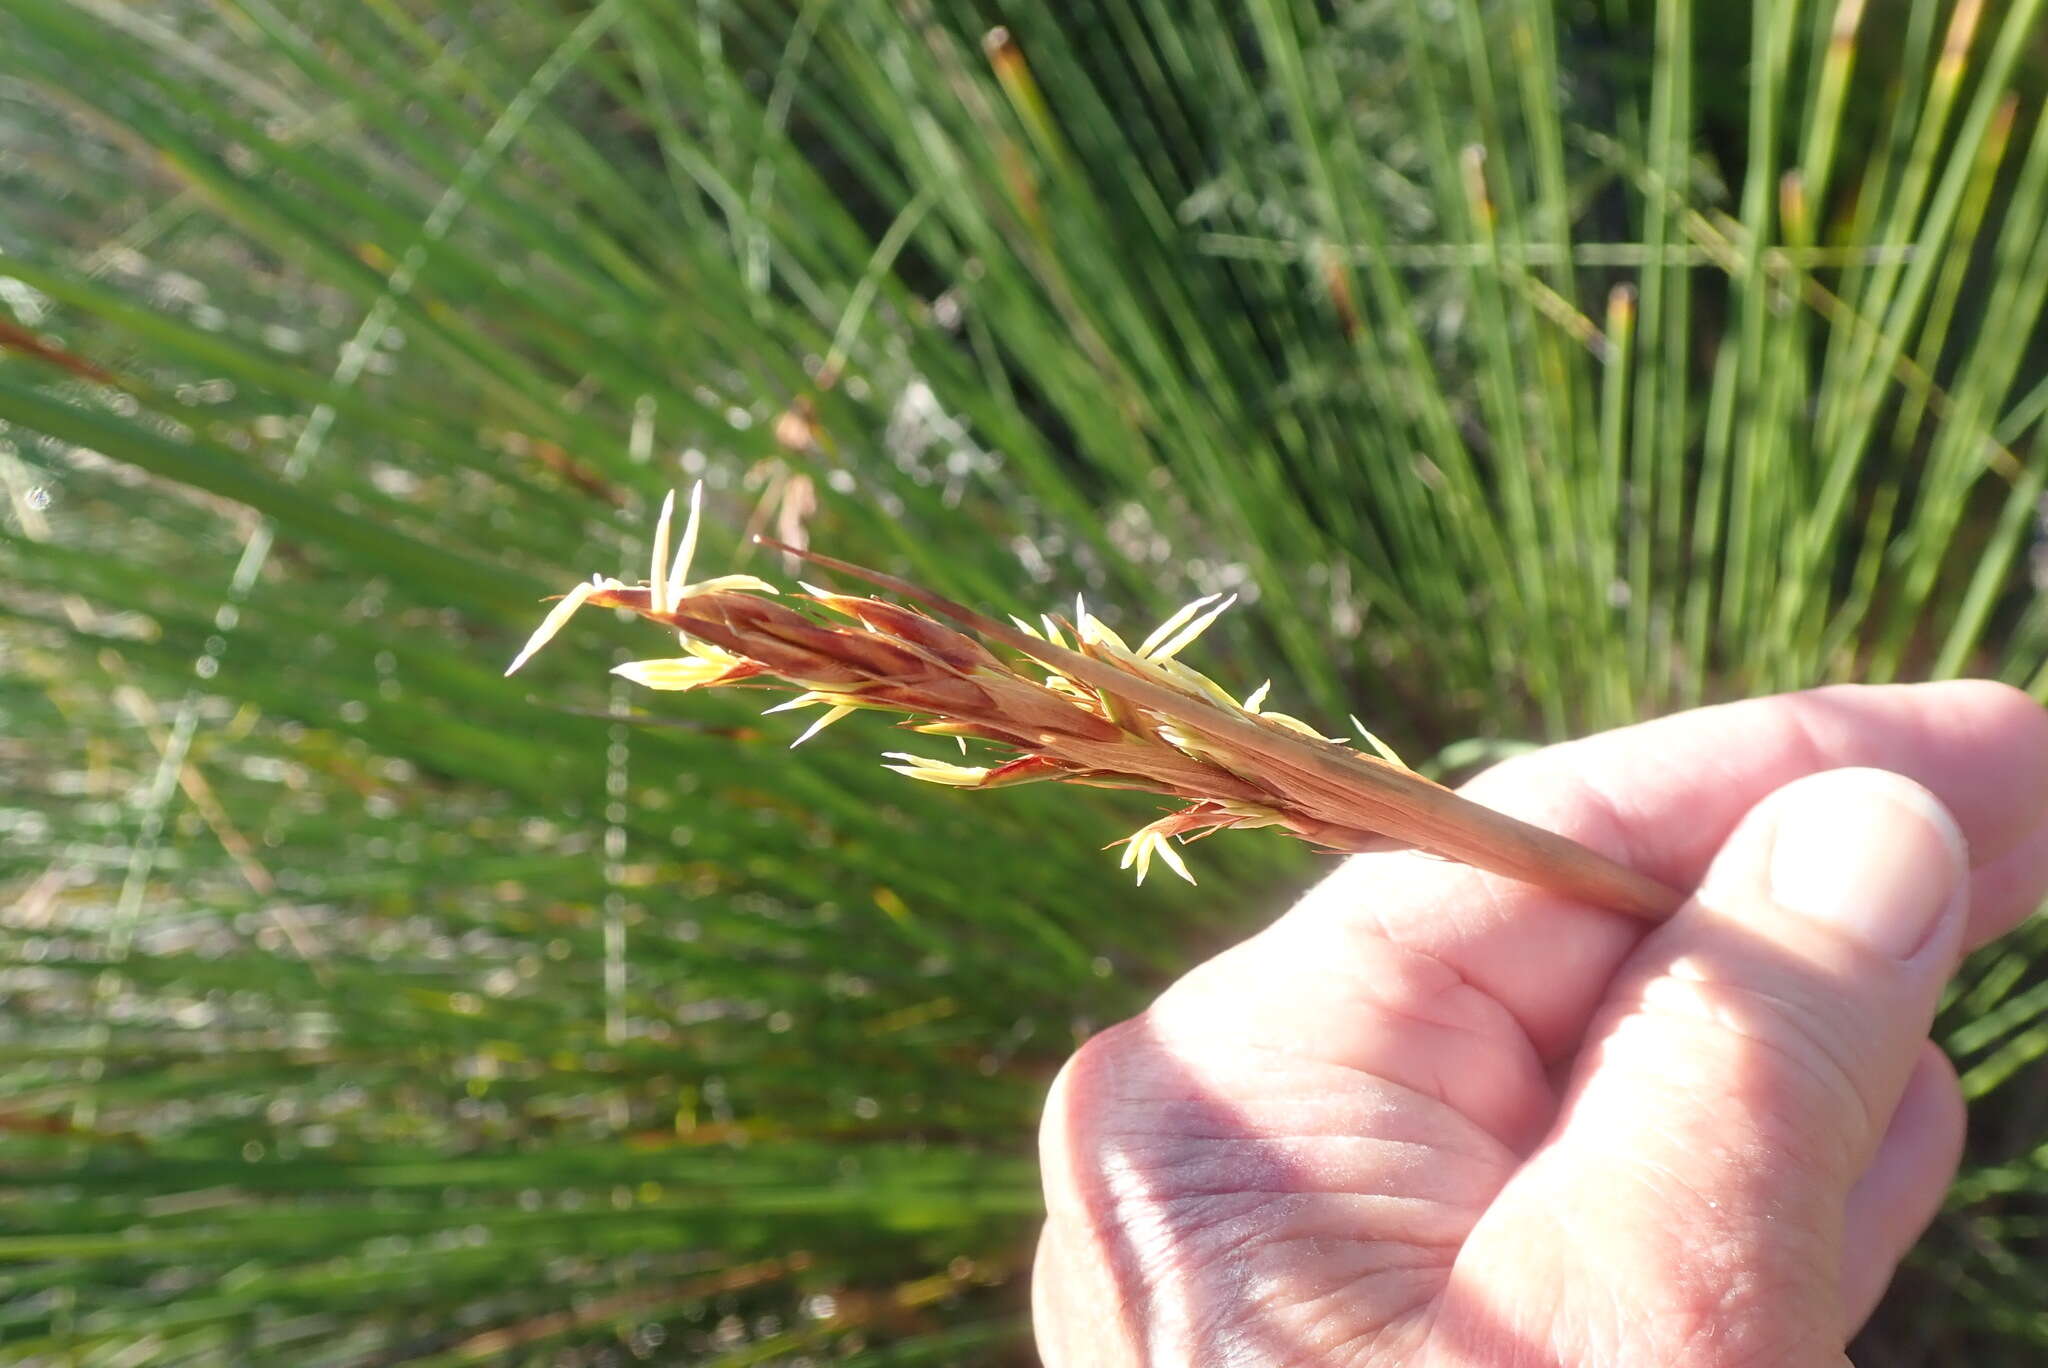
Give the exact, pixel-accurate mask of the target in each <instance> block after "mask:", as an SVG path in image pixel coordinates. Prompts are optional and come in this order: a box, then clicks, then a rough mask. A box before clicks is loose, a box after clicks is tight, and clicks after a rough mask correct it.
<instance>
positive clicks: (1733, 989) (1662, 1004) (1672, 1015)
mask: <svg viewBox="0 0 2048 1368" xmlns="http://www.w3.org/2000/svg"><path fill="white" fill-rule="evenodd" d="M1660 983H1665V984H1673V983H1677V984H1684V985H1686V986H1688V987H1690V988H1691V989H1693V990H1694V991H1691V992H1680V993H1669V992H1658V991H1657V985H1658V984H1660ZM1703 994H1706V995H1710V996H1711V1000H1703ZM1737 1003H1749V1004H1752V1005H1755V1006H1758V1007H1760V1008H1762V1009H1763V1020H1762V1021H1761V1022H1759V1021H1758V1020H1757V1019H1756V1018H1755V1016H1753V1015H1751V1014H1747V1013H1741V1012H1734V1013H1731V1012H1729V1011H1728V1010H1727V1009H1729V1008H1730V1007H1732V1006H1734V1005H1736V1004H1737ZM1676 1009H1698V1010H1685V1011H1680V1010H1676ZM1615 1012H1616V1017H1615V1020H1614V1022H1613V1024H1612V1025H1611V1026H1601V1025H1596V1027H1595V1029H1594V1030H1593V1031H1592V1032H1589V1035H1590V1036H1592V1037H1593V1038H1596V1039H1599V1040H1601V1041H1602V1042H1603V1044H1604V1042H1605V1041H1606V1040H1608V1039H1609V1038H1611V1037H1614V1036H1617V1035H1619V1034H1621V1033H1622V1032H1623V1031H1625V1030H1626V1029H1627V1027H1628V1024H1629V1022H1630V1021H1631V1020H1632V1019H1635V1018H1638V1017H1641V1018H1644V1019H1647V1020H1651V1021H1657V1020H1666V1019H1668V1020H1672V1021H1674V1022H1685V1021H1687V1020H1688V1019H1690V1020H1694V1021H1708V1022H1709V1023H1710V1025H1711V1026H1712V1027H1714V1028H1717V1029H1719V1030H1722V1031H1734V1032H1735V1033H1736V1034H1738V1035H1740V1036H1741V1037H1742V1038H1743V1039H1744V1040H1746V1041H1748V1042H1749V1043H1751V1044H1753V1045H1756V1046H1758V1047H1759V1048H1761V1049H1762V1050H1764V1051H1766V1052H1768V1053H1769V1054H1770V1055H1771V1057H1772V1058H1773V1059H1775V1060H1776V1061H1777V1062H1778V1063H1779V1064H1780V1065H1781V1066H1783V1065H1789V1066H1791V1067H1792V1068H1793V1069H1795V1070H1796V1071H1798V1072H1800V1073H1803V1074H1804V1075H1805V1076H1806V1077H1808V1078H1809V1079H1812V1080H1813V1081H1815V1082H1816V1083H1818V1084H1819V1085H1820V1086H1822V1087H1823V1088H1825V1089H1827V1091H1828V1092H1829V1093H1830V1094H1832V1095H1833V1096H1835V1097H1837V1098H1839V1099H1841V1100H1843V1101H1844V1102H1846V1103H1847V1104H1848V1107H1849V1109H1850V1110H1851V1111H1852V1112H1853V1114H1854V1115H1855V1117H1856V1118H1857V1120H1858V1121H1859V1122H1860V1123H1861V1124H1860V1126H1859V1127H1858V1129H1857V1134H1858V1135H1859V1136H1860V1137H1862V1143H1860V1144H1858V1145H1855V1146H1853V1147H1852V1150H1853V1152H1854V1153H1856V1154H1867V1153H1868V1152H1869V1151H1870V1150H1871V1149H1874V1148H1875V1146H1876V1144H1877V1141H1878V1138H1879V1137H1880V1136H1881V1135H1883V1133H1884V1124H1883V1122H1884V1118H1885V1117H1888V1116H1889V1115H1890V1108H1889V1107H1886V1108H1884V1112H1883V1115H1882V1116H1881V1115H1880V1114H1879V1104H1878V1103H1877V1102H1876V1101H1875V1100H1874V1099H1872V1098H1871V1097H1869V1096H1867V1095H1866V1094H1865V1093H1864V1091H1863V1089H1862V1087H1861V1086H1860V1085H1859V1084H1858V1082H1857V1079H1858V1077H1859V1074H1860V1073H1863V1072H1868V1071H1867V1070H1858V1069H1856V1068H1854V1067H1852V1066H1851V1064H1850V1063H1849V1062H1848V1061H1847V1060H1846V1059H1845V1058H1844V1057H1843V1054H1842V1048H1841V1042H1839V1041H1837V1040H1836V1039H1834V1036H1835V1034H1836V1033H1835V1032H1832V1031H1829V1030H1827V1029H1825V1027H1821V1026H1817V1025H1812V1024H1809V1023H1811V1022H1813V1021H1814V1019H1815V1013H1813V1012H1812V1011H1811V1010H1810V1009H1808V1008H1805V1007H1802V1006H1800V1005H1798V1004H1797V1003H1795V1002H1794V1001H1793V1000H1792V999H1791V998H1787V997H1784V996H1781V995H1778V994H1773V993H1770V992H1767V991H1765V990H1764V989H1762V988H1757V987H1752V986H1750V985H1748V984H1744V983H1741V982H1739V981H1735V980H1732V979H1726V978H1719V977H1713V978H1704V979H1694V980H1679V979H1673V978H1668V977H1667V978H1661V979H1653V980H1650V981H1647V982H1645V983H1643V984H1642V985H1641V986H1640V987H1639V988H1637V989H1636V990H1635V992H1634V995H1633V996H1632V998H1631V1000H1629V1001H1627V1002H1624V1003H1621V1004H1617V1006H1616V1008H1615ZM1772 1024H1777V1025H1782V1026H1784V1027H1786V1028H1787V1029H1789V1030H1791V1031H1792V1032H1793V1033H1794V1034H1795V1035H1796V1036H1798V1037H1799V1038H1800V1039H1802V1040H1804V1041H1806V1042H1808V1043H1809V1044H1811V1045H1812V1046H1814V1051H1813V1052H1812V1053H1817V1054H1818V1056H1819V1057H1820V1059H1822V1060H1825V1061H1826V1065H1827V1067H1825V1068H1822V1067H1819V1066H1817V1065H1816V1064H1815V1063H1814V1062H1813V1060H1812V1059H1811V1058H1810V1057H1809V1053H1808V1052H1802V1051H1801V1050H1800V1049H1798V1048H1797V1047H1796V1046H1794V1045H1790V1044H1787V1043H1786V1042H1785V1041H1783V1040H1780V1039H1778V1038H1776V1037H1775V1036H1774V1035H1773V1034H1772V1033H1771V1032H1770V1031H1769V1030H1768V1029H1767V1028H1768V1026H1769V1025H1772ZM1666 1048H1668V1047H1660V1052H1661V1051H1662V1050H1663V1049H1666ZM1752 1077H1754V1074H1753V1073H1752ZM1794 1091H1798V1089H1796V1088H1795V1089H1794ZM1846 1157H1847V1156H1845V1158H1846Z"/></svg>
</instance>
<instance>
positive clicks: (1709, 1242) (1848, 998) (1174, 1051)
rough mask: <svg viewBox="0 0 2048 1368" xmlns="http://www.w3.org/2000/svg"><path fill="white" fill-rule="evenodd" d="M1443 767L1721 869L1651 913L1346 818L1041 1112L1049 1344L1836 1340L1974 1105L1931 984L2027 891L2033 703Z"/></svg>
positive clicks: (1273, 1350) (1895, 694) (2045, 738)
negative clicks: (1350, 845)
mask: <svg viewBox="0 0 2048 1368" xmlns="http://www.w3.org/2000/svg"><path fill="white" fill-rule="evenodd" d="M1851 767H1856V768H1853V769H1851ZM1840 770H1850V772H1847V773H1832V774H1826V775H1824V776H1822V772H1824V771H1840ZM1875 771H1885V772H1887V773H1876V772H1875ZM1815 776H1822V777H1815ZM1781 790H1782V792H1780V791H1781ZM1466 791H1467V793H1468V794H1469V795H1470V796H1472V797H1474V798H1477V799H1478V800H1480V801H1482V802H1485V803H1487V804H1489V805H1491V806H1494V807H1497V808H1500V809H1503V810H1505V811H1507V812H1510V813H1512V814H1514V815H1516V816H1518V817H1522V818H1524V819H1527V820H1529V821H1533V822H1536V823H1539V824H1541V825H1544V826H1548V827H1550V828H1551V829H1553V830H1556V831H1560V832H1563V833H1564V834H1566V835H1569V836H1572V837H1574V838H1576V839H1578V840H1580V841H1583V842H1585V843H1587V844H1589V845H1591V846H1593V847H1594V848H1595V849H1598V850H1600V851H1601V852H1602V853H1604V854H1607V855H1609V856H1612V857H1614V858H1616V859H1618V860H1621V861H1623V862H1624V863H1627V864H1630V865H1633V866H1634V867H1635V868H1637V869H1639V870H1641V871H1643V872H1644V873H1647V874H1650V875H1652V876H1654V877H1656V878H1659V879H1662V880H1663V881H1665V882H1667V883H1669V884H1671V885H1673V886H1675V887H1683V888H1688V889H1690V888H1701V887H1702V885H1703V884H1704V888H1703V890H1702V892H1701V893H1700V894H1699V895H1697V896H1696V897H1695V898H1694V899H1693V900H1692V901H1691V902H1690V903H1688V904H1687V906H1686V907H1685V908H1684V909H1683V910H1681V911H1680V912H1679V913H1678V915H1677V916H1676V917H1674V918H1673V919H1672V920H1671V921H1670V922H1669V923H1667V924H1666V925H1664V926H1662V927H1656V928H1652V927H1648V926H1646V925H1645V924H1643V923H1641V922H1637V921H1632V920H1630V919H1628V918H1626V917H1623V916H1618V915H1615V914H1612V913H1609V912H1605V911H1602V910H1600V909H1598V908H1593V907H1587V906H1583V905H1577V904H1573V903H1571V902H1569V901H1566V900H1564V899H1561V898H1559V897H1557V896H1554V895H1551V894H1547V893H1544V892H1542V891H1540V890H1538V889H1534V888H1531V887H1528V886H1526V885H1522V884H1517V883H1513V882H1510V881H1507V880H1504V879H1500V878H1497V877H1494V876H1492V875H1487V874H1483V873H1480V872H1477V871H1475V870H1472V869H1469V868H1466V867H1463V866H1458V865H1452V864H1449V863H1446V862H1444V861H1440V860H1436V859H1432V858H1429V857H1426V856H1422V855H1417V854H1412V853H1401V854H1380V855H1365V856H1357V857H1353V858H1352V859H1350V860H1348V861H1347V862H1345V863H1344V864H1343V865H1342V866H1341V867H1340V868H1338V869H1337V870H1336V871H1335V872H1334V873H1333V874H1332V875H1331V876H1330V877H1329V878H1328V879H1327V880H1326V881H1325V882H1324V883H1323V884H1322V885H1321V886H1319V887H1318V888H1316V889H1315V890H1314V891H1313V892H1311V893H1310V894H1309V896H1308V897H1306V898H1305V899H1303V900H1302V902H1301V903H1300V904H1299V905H1298V906H1296V907H1295V908H1294V909H1293V910H1292V911H1290V912H1288V913H1287V914H1286V915H1285V916H1283V917H1282V918H1280V920H1279V921H1277V922H1276V923H1274V924H1273V925H1272V926H1270V927H1269V928H1268V929H1266V930H1265V931H1263V932H1261V933H1259V934H1258V935H1256V936H1254V937H1252V938H1251V939H1250V940H1248V941H1246V942H1244V943H1243V944H1241V945H1238V946H1236V947H1234V948H1233V949H1231V950H1228V951H1226V952H1225V953H1223V954H1222V955H1219V956H1217V957H1216V958H1215V959H1213V960H1211V961H1209V962H1208V963H1206V964H1204V965H1202V966H1200V967H1199V968H1197V969H1195V970H1194V971H1193V972H1192V973H1190V974H1188V975H1187V976H1186V977H1185V978H1183V979H1181V980H1180V981H1179V982H1178V983H1176V984H1174V985H1173V986H1172V987H1171V988H1169V989H1168V990H1167V991H1166V992H1165V993H1164V994H1163V995H1162V996H1161V997H1160V998H1159V999H1158V1001H1157V1002H1156V1003H1154V1004H1153V1006H1152V1007H1151V1008H1150V1009H1148V1010H1147V1011H1146V1012H1144V1013H1143V1014H1142V1015H1140V1016H1139V1017H1137V1018H1135V1019H1134V1020H1132V1021H1129V1022H1126V1023H1124V1024H1122V1025H1120V1026H1117V1027H1114V1028H1112V1029H1110V1030H1108V1031H1105V1032H1103V1033H1102V1034H1100V1035H1098V1036H1096V1037H1095V1038H1094V1039H1092V1040H1091V1041H1089V1042H1088V1043H1087V1045H1086V1046H1084V1047H1083V1048H1082V1049H1081V1051H1080V1052H1079V1053H1078V1054H1077V1055H1076V1056H1075V1058H1074V1059H1073V1060H1072V1061H1071V1062H1070V1063H1069V1064H1068V1065H1067V1067H1066V1069H1065V1070H1063V1071H1062V1073H1061V1075H1060V1077H1059V1079H1058V1081H1057V1082H1056V1084H1055V1085H1054V1087H1053V1091H1052V1095H1051V1097H1050V1099H1049V1101H1048V1105H1047V1109H1046V1114H1045V1120H1044V1125H1043V1129H1042V1132H1041V1150H1042V1156H1043V1161H1044V1174H1045V1185H1046V1201H1047V1210H1048V1219H1047V1223H1046V1226H1045V1232H1044V1236H1043V1238H1042V1240H1041V1242H1040V1245H1039V1250H1038V1261H1037V1268H1036V1274H1035V1279H1034V1289H1033V1299H1034V1311H1035V1319H1036V1324H1037V1331H1038V1340H1039V1350H1040V1353H1041V1354H1042V1355H1043V1357H1044V1360H1045V1362H1046V1363H1047V1365H1049V1368H1138V1366H1140V1365H1143V1368H1180V1366H1181V1365H1253V1364H1257V1365H1301V1368H1308V1366H1309V1365H1315V1366H1316V1368H1335V1366H1338V1365H1341V1366H1343V1368H1368V1366H1375V1365H1395V1364H1406V1365H1420V1366H1421V1368H1510V1366H1511V1368H1564V1366H1566V1365H1570V1366H1571V1368H1580V1365H1588V1366H1590V1365H1615V1366H1616V1368H1621V1366H1622V1365H1643V1364H1659V1365H1665V1366H1666V1368H1811V1366H1817V1365H1828V1368H1839V1365H1842V1364H1844V1363H1846V1362H1848V1359H1847V1357H1846V1352H1845V1346H1846V1345H1847V1343H1848V1341H1849V1339H1850V1338H1851V1336H1852V1335H1853V1334H1854V1333H1855V1330H1856V1329H1857V1327H1858V1326H1860V1325H1861V1324H1862V1322H1863V1321H1864V1320H1865V1319H1866V1318H1867V1317H1868V1315H1869V1314H1870V1311H1871V1309H1872V1308H1873V1306H1874V1305H1875V1304H1876V1302H1877V1300H1878V1298H1879V1296H1880V1295H1881V1294H1882V1293H1883V1291H1884V1288H1885V1286H1886V1284H1887V1283H1888V1282H1889V1281H1890V1279H1891V1276H1892V1273H1893V1271H1894V1269H1895V1268H1896V1266H1897V1263H1898V1261H1899V1259H1900V1258H1901V1256H1902V1255H1903V1254H1904V1253H1905V1251H1906V1250H1907V1249H1908V1248H1909V1247H1910V1246H1911V1244H1912V1243H1913V1241H1914V1239H1915V1238H1916V1237H1917V1236H1918V1235H1919V1233H1920V1232H1921V1231H1922V1230H1923V1229H1924V1227H1925V1226H1926V1223H1927V1222H1928V1221H1929V1220H1930V1219H1931V1218H1932V1217H1933V1215H1934V1213H1935V1211H1936V1209H1937V1208H1938V1206H1939V1204H1940V1201H1941V1198H1942V1194H1943V1192H1944V1190H1945V1188H1946V1186H1947V1183H1948V1181H1949V1179H1950V1177H1951V1176H1952V1174H1953V1172H1954V1168H1955V1164H1956V1159H1957V1155H1958V1153H1959V1150H1960V1146H1961V1142H1962V1132H1963V1106H1962V1101H1961V1097H1960V1094H1959V1092H1958V1088H1957V1083H1956V1079H1955V1075H1954V1073H1953V1072H1952V1071H1951V1069H1950V1067H1949V1065H1948V1063H1947V1061H1946V1060H1945V1059H1944V1058H1943V1057H1942V1055H1941V1053H1940V1052H1939V1051H1938V1050H1937V1049H1935V1047H1934V1046H1933V1045H1931V1044H1930V1043H1929V1042H1928V1039H1927V1032H1928V1028H1929V1025H1930V1023H1931V1021H1932V1018H1933V1013H1934V1008H1935V1003H1936V1000H1937V997H1938V995H1939V993H1940V990H1941V987H1942V984H1943V983H1944V982H1945V980H1946V979H1947V978H1948V977H1949V976H1950V974H1951V973H1952V972H1953V970H1954V968H1955V965H1956V963H1957V961H1958V960H1959V959H1960V957H1961V955H1962V954H1963V953H1965V952H1966V951H1967V950H1968V949H1970V948H1972V947H1974V946H1977V945H1980V944H1982V943H1984V942H1985V941H1987V940H1990V939H1992V938H1994V937H1996V936H1999V935H2001V934H2003V933H2004V932H2006V931H2007V930H2009V929H2011V928H2012V927H2013V926H2014V925H2015V924H2017V922H2018V921H2020V920H2021V919H2022V918H2024V917H2025V916H2026V915H2027V914H2028V913H2029V912H2031V911H2032V910H2033V909H2034V908H2035V907H2036V906H2037V905H2039V903H2040V902H2041V900H2042V898H2043V896H2044V891H2048V713H2044V712H2043V710H2042V709H2041V708H2040V707H2039V706H2038V705H2036V704H2034V703H2033V702H2032V701H2030V700H2029V699H2027V698H2026V697H2025V696H2024V695H2022V694H2019V693H2017V692H2016V691H2013V690H2010V689H2006V688H2003V687H2001V686H1998V685H1993V684H1987V683H1981V682H1964V683H1955V684H1941V685H1919V686H1911V687H1892V688H1844V689H1830V690H1820V691H1815V692H1811V693H1806V694H1797V695H1787V696H1784V697H1780V698H1771V699H1760V700H1755V701H1752V702H1747V703H1739V704H1732V705H1729V706H1726V707H1722V708H1713V709H1706V710H1702V711H1699V712H1694V713H1688V714H1684V715H1681V716H1678V717H1673V718H1669V719H1666V720H1663V721H1660V722H1654V723H1650V724H1646V725H1644V726H1640V727H1635V728H1630V729H1627V730H1623V731H1618V732H1611V733H1607V734H1605V735H1601V736H1596V737H1591V738H1589V739H1587V740H1584V741H1580V742H1575V743H1572V744H1570V745H1565V746H1557V747H1552V748H1550V749H1549V750H1546V751H1542V752H1538V753H1536V754H1534V755H1531V756H1527V757H1523V758H1521V759H1518V760H1515V761H1511V762H1509V763H1508V764H1506V765H1503V766H1500V767H1498V768H1496V769H1495V770H1493V771H1491V772H1489V773H1488V774H1486V775H1483V776H1481V777H1480V778H1479V779H1478V780H1476V781H1475V782H1474V783H1473V784H1472V785H1470V786H1468V788H1467V790H1466ZM1774 795H1775V796H1774ZM1766 799H1769V800H1770V801H1768V802H1766V801H1765V800H1766ZM1780 836H1784V837H1785V840H1783V841H1780V840H1779V839H1778V838H1779V837H1780ZM1781 852H1789V853H1782V854H1781Z"/></svg>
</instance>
